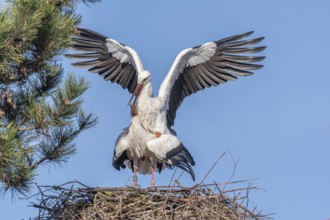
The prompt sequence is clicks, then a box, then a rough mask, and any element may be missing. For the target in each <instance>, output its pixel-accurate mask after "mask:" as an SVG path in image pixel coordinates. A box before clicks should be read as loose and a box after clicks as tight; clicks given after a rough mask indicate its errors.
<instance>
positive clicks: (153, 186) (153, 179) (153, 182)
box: [151, 167, 155, 188]
mask: <svg viewBox="0 0 330 220" xmlns="http://www.w3.org/2000/svg"><path fill="white" fill-rule="evenodd" d="M151 187H152V188H155V169H154V168H153V167H151Z"/></svg>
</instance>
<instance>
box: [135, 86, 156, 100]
mask: <svg viewBox="0 0 330 220" xmlns="http://www.w3.org/2000/svg"><path fill="white" fill-rule="evenodd" d="M152 96H153V94H152V86H151V83H150V82H148V83H147V84H145V85H144V86H143V87H142V89H141V92H140V94H139V97H138V98H142V97H152Z"/></svg>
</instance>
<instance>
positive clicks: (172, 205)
mask: <svg viewBox="0 0 330 220" xmlns="http://www.w3.org/2000/svg"><path fill="white" fill-rule="evenodd" d="M242 182H245V181H236V182H230V183H225V184H218V183H214V184H198V185H195V186H193V187H189V188H186V187H183V186H181V185H180V183H179V182H177V186H163V187H156V188H146V189H139V188H138V189H134V188H131V187H121V188H108V187H107V188H90V187H87V186H85V185H83V184H81V183H79V182H77V181H75V182H69V183H66V184H63V185H61V186H38V188H39V191H40V192H39V194H38V195H37V198H38V201H39V202H40V203H39V204H33V206H34V207H36V208H38V209H39V216H38V217H36V218H35V219H61V220H62V219H63V220H64V219H86V220H87V219H88V220H90V219H230V220H235V219H269V218H270V217H269V215H263V214H262V213H261V212H260V211H257V209H256V208H255V207H254V208H252V209H250V208H248V205H249V198H248V197H249V192H250V191H251V190H256V188H255V187H253V186H252V185H251V184H250V183H249V184H248V186H247V187H242V188H232V189H227V190H226V189H225V188H226V186H228V185H230V186H232V185H236V184H237V183H242ZM233 183H236V184H233ZM77 184H78V187H76V186H77ZM221 189H222V190H221Z"/></svg>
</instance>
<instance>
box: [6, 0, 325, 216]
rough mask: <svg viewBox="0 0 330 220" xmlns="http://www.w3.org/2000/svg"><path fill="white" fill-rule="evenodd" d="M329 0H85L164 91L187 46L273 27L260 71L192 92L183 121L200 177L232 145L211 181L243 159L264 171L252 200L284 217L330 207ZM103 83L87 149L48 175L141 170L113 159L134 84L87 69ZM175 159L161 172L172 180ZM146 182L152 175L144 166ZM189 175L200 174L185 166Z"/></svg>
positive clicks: (114, 180) (93, 100)
mask: <svg viewBox="0 0 330 220" xmlns="http://www.w3.org/2000/svg"><path fill="white" fill-rule="evenodd" d="M329 10H330V1H326V0H323V1H322V0H316V1H299V0H291V1H285V0H279V1H264V0H250V1H245V0H237V1H224V0H204V1H191V0H189V1H188V0H180V1H177V0H168V1H152V0H138V1H126V0H121V1H113V0H110V1H108V0H104V2H103V3H101V4H96V5H94V6H92V7H85V6H81V7H79V8H78V11H77V12H78V13H81V14H82V15H83V22H82V24H81V26H82V27H85V28H89V29H93V30H95V31H97V32H100V33H102V34H104V35H107V36H110V37H112V38H115V39H117V40H119V41H121V42H122V43H125V44H126V45H129V46H131V47H133V48H134V49H135V50H136V51H137V52H138V53H139V55H140V57H141V59H142V61H143V63H144V65H145V68H146V69H148V70H150V71H151V73H152V74H153V85H154V91H155V94H157V92H158V88H159V85H160V83H161V81H162V80H163V78H164V77H165V75H166V73H167V71H168V70H169V68H170V66H171V64H172V62H173V60H174V58H175V56H176V55H177V54H178V53H179V52H180V51H181V50H182V49H184V48H187V47H192V46H196V45H200V44H202V43H205V42H208V41H211V40H217V39H220V38H223V37H227V36H230V35H234V34H239V33H243V32H246V31H250V30H254V31H255V34H254V36H256V37H260V36H265V37H266V39H265V41H264V42H263V44H264V45H266V46H267V47H268V48H267V50H266V51H265V52H263V53H262V54H264V55H266V56H267V58H266V60H264V61H263V64H264V65H265V67H264V68H263V69H261V70H259V71H256V74H255V75H253V76H250V77H246V78H240V79H239V80H237V81H235V82H230V83H227V84H225V85H221V86H219V87H217V88H212V89H208V90H204V91H202V92H200V93H198V94H195V95H193V96H191V97H188V98H187V99H186V100H185V101H184V103H183V105H182V106H181V108H180V109H179V111H178V115H177V119H176V124H175V127H174V129H175V130H176V131H177V133H178V136H179V138H180V139H181V140H182V142H183V143H184V144H185V145H186V147H187V148H188V149H189V150H190V152H191V153H192V155H193V157H194V159H195V161H196V166H195V167H194V170H195V174H196V179H197V182H198V181H200V180H201V179H202V178H203V176H204V175H205V173H206V172H207V171H208V169H209V168H210V167H211V166H212V164H213V163H214V162H215V160H216V159H217V158H218V157H219V155H221V154H222V153H223V152H227V155H226V156H225V157H224V158H223V160H222V161H221V162H220V163H219V164H218V165H217V167H216V168H215V169H214V170H213V171H212V173H211V174H210V175H209V177H208V178H207V180H206V182H210V183H211V182H213V181H217V182H224V181H226V180H228V178H229V177H230V175H231V172H232V170H233V164H232V161H231V157H230V156H229V152H231V154H232V155H233V157H234V158H235V159H240V162H239V163H238V167H237V171H236V174H235V177H234V179H235V180H241V179H248V178H259V180H257V181H256V182H255V183H254V184H255V185H256V186H258V187H260V188H263V189H264V192H263V191H258V192H256V193H253V194H252V195H251V202H253V204H255V205H258V207H259V209H262V210H264V213H272V212H275V213H277V214H276V215H274V218H275V219H300V220H302V219H306V220H307V219H321V220H326V219H328V218H330V201H329V200H330V199H329V198H330V188H329V186H330V173H329V168H330V160H329V156H330V117H329V116H330V86H329V82H330V72H329V68H328V67H329V63H330V58H329V50H330V43H329V39H330V29H329V22H330V13H329ZM63 62H64V66H65V68H66V70H67V71H72V72H75V74H77V75H80V76H86V77H87V78H88V80H89V81H90V82H91V83H92V88H91V89H90V90H89V91H88V92H87V94H86V95H85V96H84V97H85V105H84V107H85V109H87V110H89V111H93V112H94V113H95V114H96V115H97V116H98V117H99V120H100V123H99V124H98V126H97V127H96V128H94V129H92V130H89V131H87V132H85V133H84V134H82V135H81V136H80V138H79V139H78V140H77V147H78V153H77V154H76V155H75V156H73V157H72V158H71V159H70V160H69V162H68V163H67V164H66V165H64V166H63V167H58V168H54V167H50V168H49V167H48V166H44V167H42V168H41V169H40V175H39V177H38V178H37V180H38V182H39V184H47V185H52V184H61V183H64V182H66V181H70V180H73V179H77V180H80V181H81V182H83V183H85V184H87V185H89V186H123V185H125V184H126V183H127V179H128V178H129V177H130V176H131V175H132V173H131V172H130V171H129V170H127V169H126V170H124V171H122V172H118V171H117V170H115V169H114V168H113V167H112V166H111V160H112V153H113V147H114V142H115V139H116V137H117V136H118V134H119V133H120V131H121V129H122V128H124V127H125V126H127V125H128V123H129V120H130V117H129V109H128V107H127V101H128V99H129V94H128V93H127V91H124V90H122V89H121V88H120V87H119V86H117V85H113V84H111V83H108V82H104V81H103V80H102V79H101V78H100V77H98V76H97V75H92V74H89V73H87V72H86V70H85V69H74V68H72V67H71V66H70V65H69V62H70V61H69V60H67V59H63ZM171 175H172V171H170V170H167V171H165V172H164V173H162V175H156V184H158V185H164V184H165V185H167V184H168V183H169V180H170V178H171ZM139 181H140V183H141V184H142V186H143V187H147V186H149V183H150V176H139ZM181 182H182V183H183V184H184V185H186V186H190V185H193V184H194V183H193V182H192V181H191V179H190V177H189V175H187V174H184V176H183V177H182V179H181ZM27 204H28V203H27V202H26V201H23V202H22V201H19V200H17V201H16V202H15V203H14V204H13V203H11V200H10V198H9V197H6V198H5V199H4V200H1V201H0V219H4V220H5V219H9V220H10V219H28V217H29V216H35V215H36V210H33V209H32V208H27V207H26V206H27Z"/></svg>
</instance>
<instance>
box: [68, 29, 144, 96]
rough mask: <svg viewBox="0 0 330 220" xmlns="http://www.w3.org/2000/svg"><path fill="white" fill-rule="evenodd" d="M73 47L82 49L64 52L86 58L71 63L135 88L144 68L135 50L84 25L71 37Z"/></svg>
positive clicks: (128, 87) (74, 56)
mask: <svg viewBox="0 0 330 220" xmlns="http://www.w3.org/2000/svg"><path fill="white" fill-rule="evenodd" d="M71 48H72V49H73V50H76V51H79V52H81V53H76V54H66V55H65V56H66V57H68V58H72V59H80V60H83V61H81V62H76V63H72V65H73V66H77V67H89V69H88V71H89V72H92V73H98V74H99V75H100V76H102V77H103V78H104V79H105V80H110V81H111V82H113V83H117V84H119V85H121V87H123V88H124V89H127V90H128V91H129V92H130V93H133V92H134V90H135V87H136V83H137V75H138V73H140V72H142V71H143V65H142V62H141V60H140V58H139V56H138V55H137V53H136V52H135V50H133V49H132V48H130V47H127V46H125V45H124V44H122V43H120V42H118V41H116V40H113V39H111V38H108V37H105V36H103V35H101V34H99V33H96V32H94V31H91V30H88V29H83V28H78V33H77V35H75V36H73V37H72V45H71Z"/></svg>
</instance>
